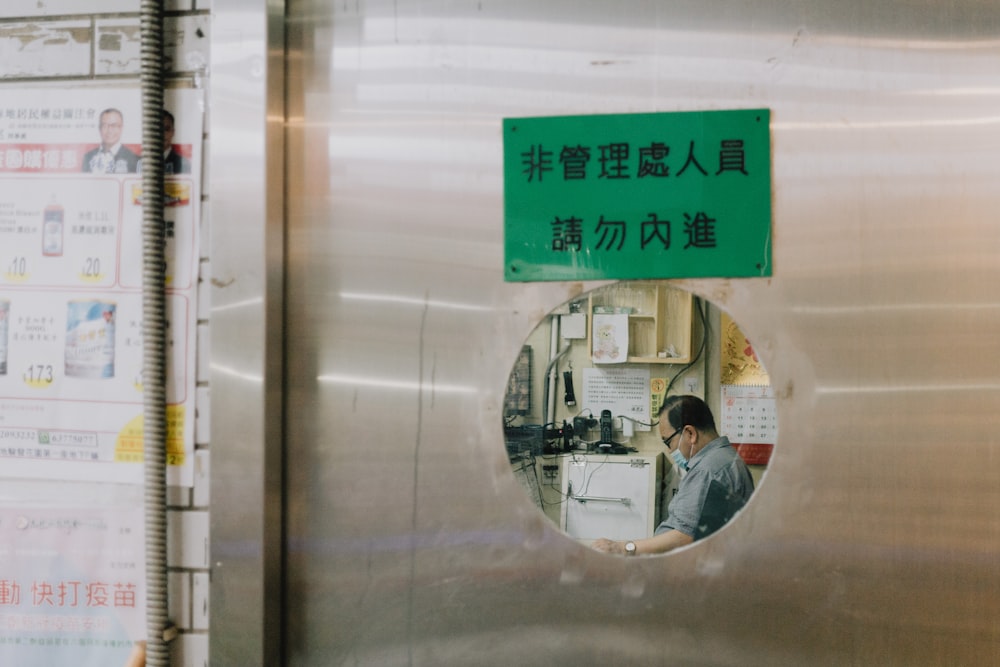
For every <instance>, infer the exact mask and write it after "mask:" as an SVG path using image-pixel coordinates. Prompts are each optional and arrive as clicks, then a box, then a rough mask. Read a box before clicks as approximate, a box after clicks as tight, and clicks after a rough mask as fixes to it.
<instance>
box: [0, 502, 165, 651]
mask: <svg viewBox="0 0 1000 667" xmlns="http://www.w3.org/2000/svg"><path fill="white" fill-rule="evenodd" d="M142 514H143V510H142V508H141V507H125V508H117V507H116V508H110V509H108V508H103V509H101V508H99V509H89V510H86V509H85V510H81V509H78V508H72V509H71V508H43V509H38V508H35V509H25V508H11V507H0V665H17V666H18V667H51V666H52V665H74V666H76V667H111V666H115V667H117V666H119V665H125V662H126V659H127V658H128V656H129V653H130V652H131V651H132V647H133V644H134V643H135V642H136V641H138V640H142V639H145V632H146V630H145V606H146V600H145V597H146V596H145V569H144V565H143V554H144V551H143V550H144V546H143V523H142V518H143V517H142Z"/></svg>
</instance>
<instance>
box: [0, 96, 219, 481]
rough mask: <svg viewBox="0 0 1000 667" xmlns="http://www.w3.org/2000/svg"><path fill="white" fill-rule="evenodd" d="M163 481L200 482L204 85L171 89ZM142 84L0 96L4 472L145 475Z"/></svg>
mask: <svg viewBox="0 0 1000 667" xmlns="http://www.w3.org/2000/svg"><path fill="white" fill-rule="evenodd" d="M166 103H167V107H168V109H169V111H170V115H171V116H172V118H169V117H168V116H167V115H164V118H163V122H164V135H165V143H167V144H168V145H169V150H168V151H166V153H165V154H164V156H163V161H164V172H165V173H166V179H165V180H166V183H165V191H164V202H165V208H164V223H165V240H164V243H165V253H166V288H167V307H168V315H167V319H168V327H167V343H168V345H167V350H168V351H167V375H168V379H167V385H168V386H167V404H168V405H167V419H168V432H167V452H168V454H167V458H168V464H169V465H168V473H167V474H168V482H169V483H170V484H173V485H183V486H190V485H191V484H192V483H193V449H194V400H195V398H194V397H195V344H194V341H195V332H196V325H197V321H196V320H197V304H196V303H195V298H196V295H197V291H196V288H197V271H198V256H199V248H198V228H199V221H200V216H199V210H200V203H201V194H200V181H201V174H200V171H201V136H202V123H203V121H202V119H203V112H202V93H201V91H198V90H172V91H167V93H166ZM141 133H142V127H141V104H140V97H139V92H138V90H129V89H74V90H73V91H72V95H68V94H67V92H66V91H65V90H45V89H38V90H20V91H19V90H11V91H7V92H5V93H4V96H3V100H2V101H0V184H2V188H0V461H2V464H0V465H2V475H3V476H4V477H31V478H41V479H64V480H84V481H109V482H125V483H141V482H142V465H141V463H142V458H143V419H142V413H143V344H142V340H143V313H142V282H143V281H142V233H143V232H142V227H143V220H142V178H141V168H142V167H141V163H142V159H143V158H142V155H141V140H140V137H141Z"/></svg>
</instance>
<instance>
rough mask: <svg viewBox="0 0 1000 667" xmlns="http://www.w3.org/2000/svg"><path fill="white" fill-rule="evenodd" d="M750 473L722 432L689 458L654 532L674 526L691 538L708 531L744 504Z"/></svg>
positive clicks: (673, 528) (696, 537) (747, 497)
mask: <svg viewBox="0 0 1000 667" xmlns="http://www.w3.org/2000/svg"><path fill="white" fill-rule="evenodd" d="M751 493H753V477H751V476H750V471H749V470H748V469H747V467H746V464H745V463H743V459H741V458H740V456H739V454H737V453H736V450H735V449H734V448H733V446H732V445H730V444H729V438H727V437H726V436H721V437H719V438H716V439H715V440H712V441H711V442H710V443H708V444H707V445H705V447H704V449H702V450H701V451H700V452H698V453H697V454H695V455H694V458H692V459H691V460H690V461H688V472H687V475H685V476H684V478H683V479H682V480H681V483H680V486H679V487H678V489H677V495H675V496H674V499H673V500H671V501H670V506H669V508H668V516H667V519H666V521H663V522H662V523H660V525H659V526H658V527H657V528H656V533H657V534H659V533H662V532H665V531H667V530H677V531H680V532H682V533H684V534H685V535H688V536H689V537H693V538H694V539H696V540H697V539H700V538H702V537H705V536H706V535H711V534H712V533H714V532H715V531H716V530H718V529H719V528H721V527H722V526H723V525H724V524H725V523H726V522H727V521H729V519H731V518H732V517H733V515H734V514H736V512H738V511H739V510H740V508H742V507H743V505H745V504H746V502H747V500H749V499H750V494H751Z"/></svg>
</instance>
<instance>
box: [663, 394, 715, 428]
mask: <svg viewBox="0 0 1000 667" xmlns="http://www.w3.org/2000/svg"><path fill="white" fill-rule="evenodd" d="M663 419H666V420H667V423H668V424H670V428H675V429H676V428H683V427H684V426H689V425H690V426H694V427H695V428H696V429H698V430H699V431H714V430H715V417H713V416H712V411H711V410H710V409H709V407H708V405H707V404H706V403H705V401H703V400H701V399H700V398H698V397H697V396H691V395H689V394H685V395H682V396H670V397H668V398H667V399H666V400H664V401H663V405H662V406H660V420H661V421H662V420H663Z"/></svg>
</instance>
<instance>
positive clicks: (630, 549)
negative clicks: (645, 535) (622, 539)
mask: <svg viewBox="0 0 1000 667" xmlns="http://www.w3.org/2000/svg"><path fill="white" fill-rule="evenodd" d="M625 555H626V556H634V555H635V542H626V543H625Z"/></svg>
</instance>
